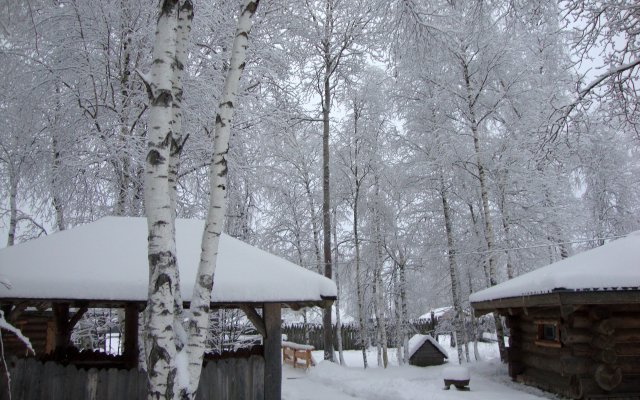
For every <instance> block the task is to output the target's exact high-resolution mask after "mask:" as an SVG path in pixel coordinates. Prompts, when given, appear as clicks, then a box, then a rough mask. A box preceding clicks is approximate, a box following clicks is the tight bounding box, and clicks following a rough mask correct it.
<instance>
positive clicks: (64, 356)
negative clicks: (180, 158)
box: [0, 217, 337, 399]
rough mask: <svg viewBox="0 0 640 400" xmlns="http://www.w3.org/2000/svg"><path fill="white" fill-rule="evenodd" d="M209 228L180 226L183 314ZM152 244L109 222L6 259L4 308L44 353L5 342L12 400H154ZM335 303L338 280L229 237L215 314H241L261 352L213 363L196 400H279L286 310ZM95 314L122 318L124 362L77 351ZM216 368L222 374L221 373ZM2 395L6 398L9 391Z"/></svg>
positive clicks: (134, 227) (28, 246)
mask: <svg viewBox="0 0 640 400" xmlns="http://www.w3.org/2000/svg"><path fill="white" fill-rule="evenodd" d="M203 228H204V222H203V221H198V220H177V221H176V244H177V257H178V266H179V270H180V282H181V285H180V290H181V294H182V299H183V301H184V306H185V307H187V306H188V305H189V300H190V298H191V293H192V287H193V282H194V279H195V276H196V271H197V267H198V262H199V258H200V241H201V237H202V231H203ZM147 235H148V232H147V222H146V219H145V218H124V217H107V218H103V219H100V220H98V221H96V222H93V223H90V224H87V225H82V226H79V227H76V228H74V229H70V230H67V231H63V232H58V233H55V234H52V235H49V236H46V237H42V238H39V239H35V240H32V241H29V242H26V243H22V244H19V245H16V246H13V247H8V248H4V249H0V265H1V266H2V269H1V270H0V274H2V278H3V279H4V280H5V281H8V282H10V283H11V287H10V288H9V287H6V286H3V285H0V307H1V309H2V310H3V311H4V314H5V316H6V317H7V320H8V321H9V322H11V323H13V324H14V326H17V327H18V328H20V329H21V330H22V332H23V333H24V334H25V336H27V337H28V338H29V339H30V340H31V343H32V345H33V348H34V350H35V353H36V354H35V357H33V356H32V355H31V354H30V353H29V352H28V351H27V349H26V347H25V346H24V345H23V344H22V343H21V342H20V341H18V340H17V339H16V337H15V336H14V335H12V334H11V333H9V332H7V331H2V332H1V333H2V342H3V343H2V344H3V345H4V349H5V356H7V358H12V360H13V361H12V362H10V363H9V364H10V365H9V369H10V372H11V375H12V388H11V392H12V394H13V395H12V396H11V398H14V399H22V398H24V399H31V398H33V399H36V398H42V396H44V395H45V394H46V396H47V398H51V399H58V398H60V399H62V398H69V397H68V396H69V395H71V398H74V399H83V398H87V399H88V398H103V399H112V398H114V399H115V398H146V378H145V375H144V373H143V372H139V371H138V366H139V364H138V360H139V344H140V343H139V340H138V337H139V335H140V329H141V327H140V321H141V320H142V318H140V314H141V311H142V310H143V309H144V308H145V303H146V299H147V293H148V287H147V286H148V261H147ZM336 293H337V292H336V287H335V284H334V283H333V282H332V281H331V280H329V279H327V278H325V277H323V276H321V275H319V274H316V273H314V272H311V271H308V270H306V269H304V268H302V267H299V266H297V265H295V264H292V263H290V262H288V261H286V260H284V259H282V258H279V257H276V256H274V255H272V254H269V253H267V252H264V251H262V250H260V249H258V248H256V247H253V246H250V245H248V244H246V243H244V242H241V241H239V240H237V239H234V238H231V237H229V236H227V235H223V236H222V237H221V240H220V248H219V254H218V262H217V269H216V274H215V280H214V286H213V291H212V297H211V309H212V310H216V309H221V308H233V309H241V310H242V311H244V313H245V314H246V316H247V318H248V319H249V320H250V321H251V322H252V323H253V325H254V326H255V329H256V331H257V332H259V333H260V334H261V335H262V337H263V340H262V346H259V348H257V350H256V349H254V350H253V351H249V352H245V353H243V354H227V355H222V357H220V356H215V357H214V356H207V357H205V359H206V360H207V361H208V362H207V363H206V366H205V368H203V375H202V379H201V384H200V387H199V389H198V396H197V397H196V398H197V399H205V398H209V397H208V396H209V395H212V396H213V397H215V398H220V399H235V398H246V399H280V394H281V380H282V369H281V355H280V349H281V332H280V327H281V307H290V308H293V309H299V308H301V307H310V306H321V307H324V306H326V305H328V304H331V302H333V301H334V300H335V298H336ZM95 308H109V309H120V310H122V314H123V315H124V338H123V339H124V340H123V341H124V344H123V351H122V354H119V355H116V356H113V355H109V354H105V353H100V352H79V351H78V350H77V349H74V348H73V345H72V344H71V340H70V336H71V332H72V331H73V329H74V326H75V325H76V324H77V323H78V321H79V320H80V319H81V318H82V316H83V314H84V313H86V312H87V310H89V309H95ZM24 357H30V358H29V359H28V360H24ZM35 360H40V361H42V362H44V361H47V362H46V363H44V364H43V363H42V362H36V361H35ZM217 362H219V363H224V366H222V364H220V365H221V366H219V367H216V363H217ZM1 375H2V376H3V377H4V375H5V374H4V373H2V374H1ZM3 379H4V378H3ZM211 380H215V382H213V383H212V382H211ZM63 381H64V384H63ZM0 387H2V388H6V387H7V385H6V382H2V383H1V384H0ZM65 387H66V388H67V389H64V388H65ZM72 388H73V389H72ZM69 390H73V391H76V392H73V393H69ZM0 392H2V393H0V399H4V398H9V397H8V393H6V390H0ZM58 392H59V393H58ZM65 396H66V397H65Z"/></svg>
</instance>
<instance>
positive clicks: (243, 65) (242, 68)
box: [238, 62, 247, 71]
mask: <svg viewBox="0 0 640 400" xmlns="http://www.w3.org/2000/svg"><path fill="white" fill-rule="evenodd" d="M245 65H247V63H245V62H243V63H242V64H240V66H239V67H238V68H240V70H242V71H244V67H245Z"/></svg>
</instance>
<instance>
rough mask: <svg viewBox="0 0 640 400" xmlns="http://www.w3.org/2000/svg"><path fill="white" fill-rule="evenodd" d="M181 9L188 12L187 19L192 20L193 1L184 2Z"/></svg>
mask: <svg viewBox="0 0 640 400" xmlns="http://www.w3.org/2000/svg"><path fill="white" fill-rule="evenodd" d="M179 11H180V12H186V13H187V19H188V20H189V21H191V20H192V19H193V3H192V2H191V0H187V1H185V2H184V3H182V7H180V10H179Z"/></svg>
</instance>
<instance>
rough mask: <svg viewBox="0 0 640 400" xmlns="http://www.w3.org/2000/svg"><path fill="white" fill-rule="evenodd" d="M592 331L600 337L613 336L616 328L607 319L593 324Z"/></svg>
mask: <svg viewBox="0 0 640 400" xmlns="http://www.w3.org/2000/svg"><path fill="white" fill-rule="evenodd" d="M593 330H594V331H595V332H597V333H599V334H601V335H613V334H614V332H615V331H616V328H615V326H614V325H613V321H612V320H611V319H610V318H608V319H603V320H601V321H598V322H597V323H596V324H594V325H593Z"/></svg>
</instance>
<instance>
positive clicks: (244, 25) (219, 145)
mask: <svg viewBox="0 0 640 400" xmlns="http://www.w3.org/2000/svg"><path fill="white" fill-rule="evenodd" d="M258 3H259V0H245V2H244V3H243V7H242V12H241V14H240V16H239V18H238V26H237V29H236V33H235V37H234V39H233V47H232V49H231V60H230V61H229V69H228V71H227V76H226V78H225V82H224V87H223V91H222V96H221V98H220V104H219V106H218V114H217V115H216V125H215V134H214V152H213V159H212V161H211V165H210V168H209V184H210V189H209V191H210V192H209V193H210V198H209V209H208V212H207V220H206V223H205V229H204V233H203V235H202V253H201V255H200V265H199V267H198V272H197V275H196V282H195V285H194V288H193V297H192V299H191V307H190V312H191V317H190V321H189V325H188V328H189V331H188V334H189V336H188V344H187V356H188V363H189V366H188V369H189V385H188V392H189V394H190V397H191V398H193V396H194V395H195V392H196V390H197V388H198V383H199V381H200V372H201V371H202V357H203V354H204V351H205V344H206V339H207V334H208V330H209V329H208V328H209V305H210V303H211V291H212V288H213V280H214V274H215V270H216V261H217V256H218V244H219V241H220V235H221V234H222V228H223V225H224V214H225V210H226V198H227V153H228V152H229V136H230V132H231V120H232V118H233V113H234V110H235V108H234V102H235V100H236V98H237V92H238V86H239V85H238V84H239V81H240V77H241V75H242V71H243V70H244V67H245V59H246V54H247V47H248V44H249V32H250V30H251V26H252V20H251V18H252V17H253V15H254V14H255V12H256V10H257V8H258Z"/></svg>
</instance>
